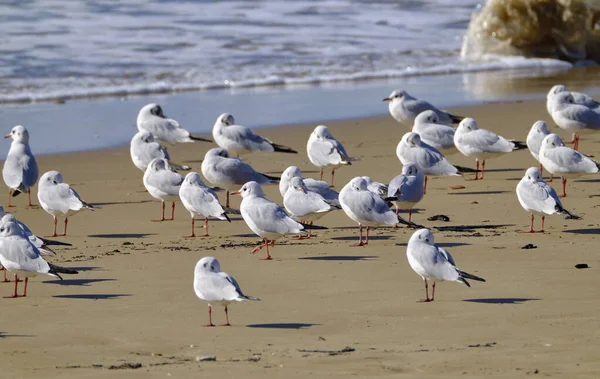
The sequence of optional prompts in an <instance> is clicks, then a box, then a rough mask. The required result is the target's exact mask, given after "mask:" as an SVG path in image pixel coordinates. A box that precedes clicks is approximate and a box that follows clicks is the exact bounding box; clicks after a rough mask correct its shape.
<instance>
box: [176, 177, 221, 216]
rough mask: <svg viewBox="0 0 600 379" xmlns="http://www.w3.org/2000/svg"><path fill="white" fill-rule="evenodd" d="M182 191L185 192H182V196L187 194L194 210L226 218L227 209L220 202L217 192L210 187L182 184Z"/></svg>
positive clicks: (187, 199)
mask: <svg viewBox="0 0 600 379" xmlns="http://www.w3.org/2000/svg"><path fill="white" fill-rule="evenodd" d="M181 191H182V192H184V193H181V195H182V197H184V196H185V199H186V201H187V202H188V203H189V204H190V205H191V206H192V208H193V209H194V210H198V211H200V210H201V212H200V213H202V214H205V215H209V216H213V217H217V218H223V219H225V217H224V216H223V214H224V213H225V210H224V209H223V207H222V206H221V204H220V203H219V198H218V197H217V194H216V193H215V192H214V191H213V190H211V189H210V188H206V187H201V186H191V185H186V186H185V187H183V186H182V190H181Z"/></svg>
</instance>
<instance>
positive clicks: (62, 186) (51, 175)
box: [38, 171, 95, 237]
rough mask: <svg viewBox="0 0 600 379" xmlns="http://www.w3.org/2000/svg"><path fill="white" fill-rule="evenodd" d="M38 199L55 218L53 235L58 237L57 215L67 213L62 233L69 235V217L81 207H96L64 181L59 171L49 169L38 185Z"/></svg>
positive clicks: (91, 208)
mask: <svg viewBox="0 0 600 379" xmlns="http://www.w3.org/2000/svg"><path fill="white" fill-rule="evenodd" d="M38 200H39V202H40V205H41V206H42V208H44V210H45V211H46V213H48V214H50V215H52V217H53V218H54V232H53V233H52V237H56V236H57V234H56V222H57V216H59V215H65V230H64V233H63V234H62V235H63V236H66V235H67V224H68V223H69V217H70V216H72V215H74V214H75V213H77V212H79V211H80V210H81V209H83V208H85V209H89V210H92V211H93V210H94V209H95V208H94V207H93V206H92V205H90V204H88V203H86V202H85V201H83V200H81V198H80V197H79V194H78V193H77V192H75V190H74V189H73V188H71V186H69V185H68V184H67V183H64V182H63V177H62V175H61V174H60V172H58V171H48V172H46V173H45V174H44V175H42V178H41V179H40V183H39V185H38Z"/></svg>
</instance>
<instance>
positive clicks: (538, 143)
mask: <svg viewBox="0 0 600 379" xmlns="http://www.w3.org/2000/svg"><path fill="white" fill-rule="evenodd" d="M548 134H550V130H548V125H547V124H546V123H545V122H544V121H536V122H535V123H534V124H533V126H532V127H531V129H530V130H529V134H527V147H528V148H529V152H530V153H531V155H532V156H533V157H534V158H535V160H536V161H538V162H539V161H540V148H541V147H542V141H543V140H544V138H546V136H547V135H548ZM543 167H544V166H542V164H541V163H540V172H542V169H543ZM551 181H552V174H550V180H549V182H551Z"/></svg>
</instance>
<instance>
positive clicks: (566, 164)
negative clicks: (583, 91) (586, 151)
mask: <svg viewBox="0 0 600 379" xmlns="http://www.w3.org/2000/svg"><path fill="white" fill-rule="evenodd" d="M559 96H560V95H559ZM539 156H540V163H541V164H542V165H543V166H544V168H545V169H546V171H548V172H549V173H551V174H552V175H558V176H561V177H562V190H563V193H562V194H561V195H560V197H565V196H567V191H566V189H567V178H577V177H580V176H582V175H586V174H595V173H597V172H598V171H599V170H600V165H599V164H598V162H596V161H594V160H592V159H590V158H588V157H586V156H585V155H583V154H581V153H580V152H578V151H575V150H573V149H571V148H570V147H567V146H565V144H564V143H563V141H561V139H560V137H559V136H557V135H556V134H549V135H547V136H546V137H545V138H544V140H543V141H542V147H541V148H540V155H539Z"/></svg>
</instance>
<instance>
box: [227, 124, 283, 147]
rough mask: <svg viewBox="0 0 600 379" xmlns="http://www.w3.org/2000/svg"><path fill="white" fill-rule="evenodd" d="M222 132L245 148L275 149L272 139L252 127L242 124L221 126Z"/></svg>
mask: <svg viewBox="0 0 600 379" xmlns="http://www.w3.org/2000/svg"><path fill="white" fill-rule="evenodd" d="M221 134H222V135H223V136H224V137H226V138H228V139H230V140H232V141H235V142H236V143H238V144H240V145H242V146H244V148H246V149H248V150H252V151H256V150H262V151H273V146H271V141H269V140H268V139H266V138H264V137H261V136H259V135H257V134H256V133H254V132H253V131H252V130H251V129H250V128H247V127H245V126H242V125H231V126H228V127H223V128H221Z"/></svg>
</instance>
